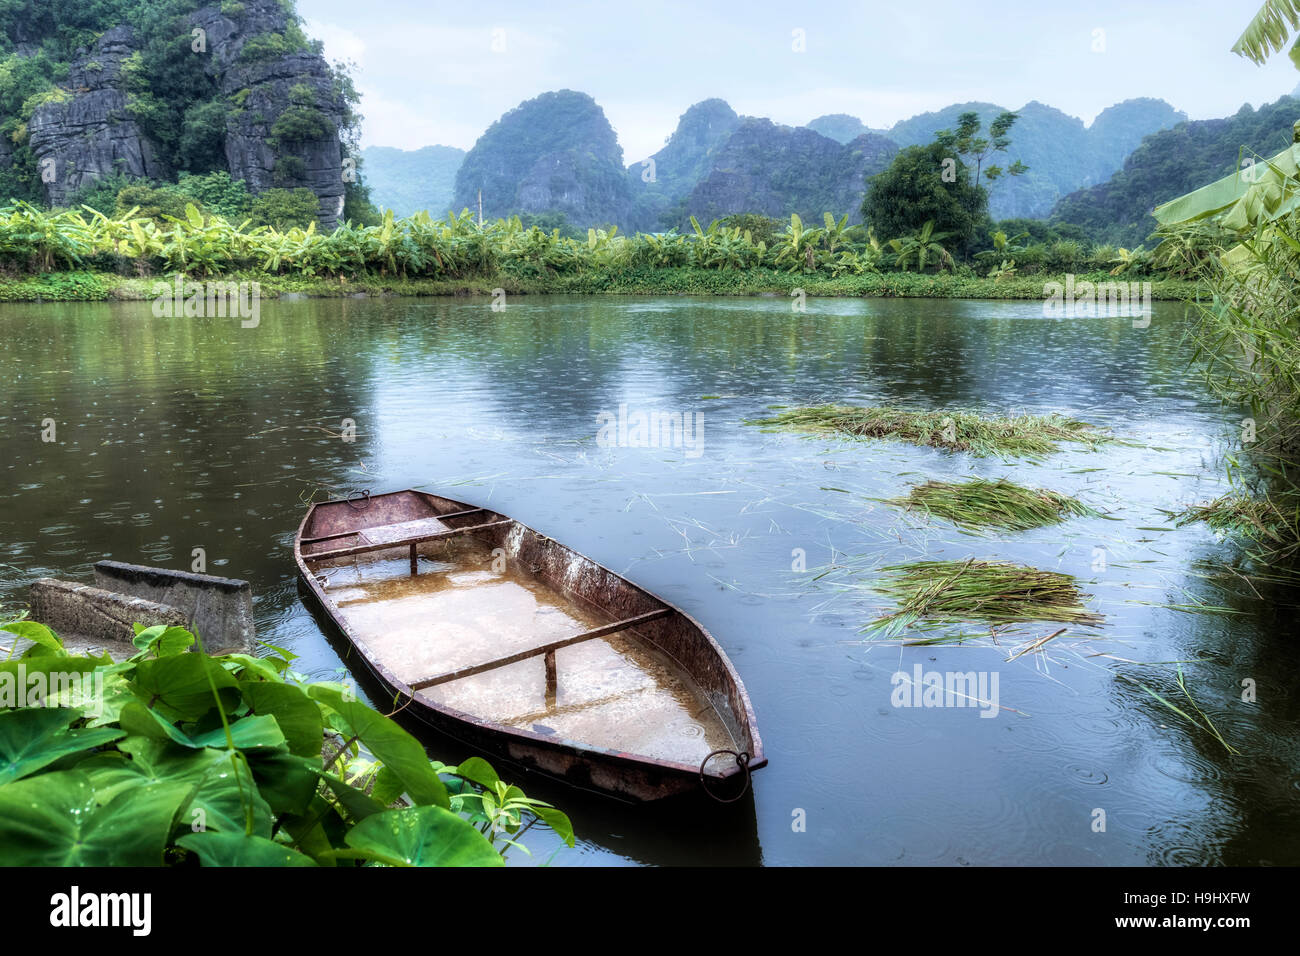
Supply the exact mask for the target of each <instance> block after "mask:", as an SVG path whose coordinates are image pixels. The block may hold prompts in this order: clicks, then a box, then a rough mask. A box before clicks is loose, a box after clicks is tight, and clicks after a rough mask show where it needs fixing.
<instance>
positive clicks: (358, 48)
mask: <svg viewBox="0 0 1300 956" xmlns="http://www.w3.org/2000/svg"><path fill="white" fill-rule="evenodd" d="M303 29H304V30H305V31H306V33H307V35H308V36H309V37H314V38H315V39H317V40H320V41H321V42H322V43H323V44H324V45H325V58H326V59H327V60H329V61H330V62H331V63H334V62H337V61H339V60H344V61H352V62H354V63H356V64H357V66H359V67H363V66H365V62H366V41H365V40H363V39H361V37H359V36H357V34H356V33H354V32H353V31H352V30H349V29H348V28H347V27H341V26H339V25H337V24H334V23H322V22H320V21H318V20H304V21H303Z"/></svg>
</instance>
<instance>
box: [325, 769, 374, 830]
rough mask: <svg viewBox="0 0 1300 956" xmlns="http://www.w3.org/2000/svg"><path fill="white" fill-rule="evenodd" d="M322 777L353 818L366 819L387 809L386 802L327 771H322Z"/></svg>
mask: <svg viewBox="0 0 1300 956" xmlns="http://www.w3.org/2000/svg"><path fill="white" fill-rule="evenodd" d="M321 779H322V780H324V781H325V784H326V785H327V786H328V787H329V788H330V790H332V791H333V792H334V798H335V799H336V800H338V802H339V804H340V806H342V807H343V809H344V810H346V811H347V812H348V816H349V817H350V818H351V819H353V820H364V819H365V818H366V817H369V816H372V815H373V814H376V813H383V812H384V810H385V809H387V808H386V807H385V806H384V804H382V803H380V802H379V801H378V800H375V799H374V798H373V797H371V796H368V795H367V794H365V793H364V792H362V791H361V790H358V789H357V788H356V787H354V786H352V785H351V784H349V783H348V782H347V781H345V780H340V779H339V778H338V777H332V776H330V775H329V774H327V773H322V774H321Z"/></svg>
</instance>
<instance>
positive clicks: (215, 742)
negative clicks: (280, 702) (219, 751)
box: [192, 714, 284, 750]
mask: <svg viewBox="0 0 1300 956" xmlns="http://www.w3.org/2000/svg"><path fill="white" fill-rule="evenodd" d="M192 739H193V741H194V742H193V744H192V746H195V747H226V746H228V745H229V741H227V739H226V728H224V727H217V728H216V729H215V730H209V731H208V732H207V733H203V734H199V735H198V736H196V737H194V738H192ZM230 739H231V740H233V741H234V744H235V747H236V748H237V749H239V750H244V749H252V748H256V747H279V746H282V745H283V744H284V734H283V733H282V732H281V731H280V724H279V722H278V721H277V720H276V719H275V718H274V717H272V716H271V715H270V714H267V715H265V716H261V717H241V718H239V719H238V720H232V721H231V722H230Z"/></svg>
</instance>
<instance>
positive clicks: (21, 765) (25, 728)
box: [0, 707, 126, 785]
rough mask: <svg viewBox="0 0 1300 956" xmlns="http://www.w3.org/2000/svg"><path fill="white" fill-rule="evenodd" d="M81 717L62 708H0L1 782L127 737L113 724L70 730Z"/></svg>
mask: <svg viewBox="0 0 1300 956" xmlns="http://www.w3.org/2000/svg"><path fill="white" fill-rule="evenodd" d="M80 716H81V714H80V712H79V711H76V710H71V709H68V708H64V707H30V708H25V709H23V710H11V711H0V785H4V784H6V783H9V782H11V781H13V780H17V779H19V778H20V777H25V776H27V775H28V774H32V773H35V772H36V771H37V770H40V769H41V768H42V767H48V766H49V765H50V764H52V763H54V761H56V760H59V759H60V758H62V757H66V756H67V755H68V754H74V753H78V752H80V751H83V750H90V749H91V748H92V747H99V746H101V745H103V744H106V743H108V742H109V741H113V740H117V739H119V738H121V737H125V736H126V734H125V732H123V731H121V730H118V729H116V728H112V727H101V728H99V729H98V730H73V729H71V725H72V722H73V721H75V720H77V719H78V718H80Z"/></svg>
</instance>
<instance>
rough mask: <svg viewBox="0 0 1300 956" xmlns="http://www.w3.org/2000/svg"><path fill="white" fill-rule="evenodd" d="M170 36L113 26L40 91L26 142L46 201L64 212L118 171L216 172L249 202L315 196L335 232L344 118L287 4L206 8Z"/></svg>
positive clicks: (246, 1) (154, 174) (330, 80)
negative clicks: (281, 192) (270, 193)
mask: <svg viewBox="0 0 1300 956" xmlns="http://www.w3.org/2000/svg"><path fill="white" fill-rule="evenodd" d="M168 29H169V32H168V33H167V34H166V35H165V38H164V40H163V41H162V42H161V44H160V43H159V41H158V38H157V37H156V36H154V37H149V38H145V37H142V36H141V35H140V31H139V30H138V29H137V28H135V27H133V26H132V25H131V23H129V22H124V23H120V24H118V25H116V26H113V27H112V28H111V29H108V30H106V31H105V32H103V33H102V34H100V35H99V36H98V38H97V39H95V40H94V41H93V42H92V43H89V44H87V45H85V46H83V47H80V48H78V49H77V50H76V51H75V53H74V54H73V56H72V57H71V60H70V62H69V65H68V72H67V78H66V80H62V81H57V82H56V85H55V86H54V87H53V88H52V89H50V90H49V91H47V92H46V93H44V94H42V96H41V99H42V102H41V103H40V105H39V106H37V107H36V108H35V109H34V110H33V112H32V115H31V118H30V120H29V121H28V123H27V134H28V139H27V144H28V145H29V146H30V149H31V151H32V153H33V154H34V156H35V161H36V164H37V169H38V170H39V173H40V178H41V183H42V187H43V189H44V193H45V198H46V199H47V200H48V201H49V202H50V203H51V204H53V205H61V204H65V203H66V202H68V200H69V199H70V198H72V197H73V196H74V195H75V193H76V192H77V191H78V190H79V189H81V188H83V187H85V186H86V185H88V184H89V183H91V182H93V181H95V180H97V179H99V178H101V177H104V176H107V175H110V174H114V173H121V174H124V175H127V176H131V177H146V178H150V179H159V180H165V179H170V178H171V177H172V176H173V175H174V174H175V172H176V171H177V169H178V167H185V168H189V169H190V170H191V171H194V172H206V171H211V169H213V168H221V166H222V165H224V167H225V168H226V169H227V170H228V171H229V172H230V174H231V176H232V177H234V178H236V179H243V180H246V181H247V183H248V186H249V189H250V190H251V191H252V192H254V193H257V192H261V191H263V190H265V189H268V188H271V187H283V188H298V187H306V188H307V189H310V190H311V191H312V192H313V193H315V194H316V196H317V198H318V200H319V202H320V213H319V218H320V221H321V224H322V226H324V227H326V228H329V227H332V226H333V225H335V224H336V222H337V221H338V217H339V214H340V213H341V211H342V207H343V195H344V173H345V170H344V166H343V158H344V157H343V145H342V142H341V140H340V131H341V130H342V129H344V128H345V127H346V126H347V124H348V122H349V111H348V104H347V103H346V101H345V100H344V98H343V95H342V93H341V90H340V86H339V83H338V82H337V80H336V77H335V75H334V73H333V71H332V70H331V68H330V67H329V65H328V64H327V63H326V61H325V59H324V58H323V57H322V56H321V54H320V51H319V48H318V47H316V46H313V45H312V44H310V43H308V42H307V41H306V38H305V37H303V36H302V34H301V30H300V29H299V28H298V22H297V18H296V15H295V14H293V13H292V6H291V5H286V4H282V3H281V2H280V0H243V2H238V3H232V2H226V3H214V4H210V5H207V6H203V7H199V8H198V9H197V10H194V11H193V12H191V13H188V14H183V15H181V16H180V17H179V19H178V21H177V22H176V23H174V24H172V25H170V27H169V28H168ZM160 47H161V52H159V50H160ZM22 52H23V51H22V50H21V49H19V50H17V53H18V54H20V55H21V54H22ZM142 53H143V54H146V55H147V57H151V58H152V59H142ZM167 57H170V58H171V60H172V61H174V63H175V66H174V67H169V66H168V65H167V64H168V61H166V59H165V58H167ZM160 58H163V59H162V62H163V63H164V67H162V68H160V67H158V66H157V65H156V64H157V63H158V62H159V60H160ZM150 64H154V65H153V67H152V68H153V69H154V71H155V75H150V73H149V69H150V68H151V67H150ZM158 75H161V76H162V77H163V78H164V79H165V80H166V81H167V82H168V83H169V84H170V85H171V86H174V87H177V88H179V89H180V92H179V93H178V92H176V91H175V90H169V95H170V97H171V98H170V99H163V98H162V97H161V96H160V95H158V90H157V89H155V88H154V87H152V86H151V83H152V82H154V81H155V80H156V79H157V78H158ZM186 97H188V100H187V99H186ZM177 114H179V115H177ZM205 150H206V152H205ZM0 161H3V157H0ZM196 167H198V168H196ZM203 167H206V168H203Z"/></svg>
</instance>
